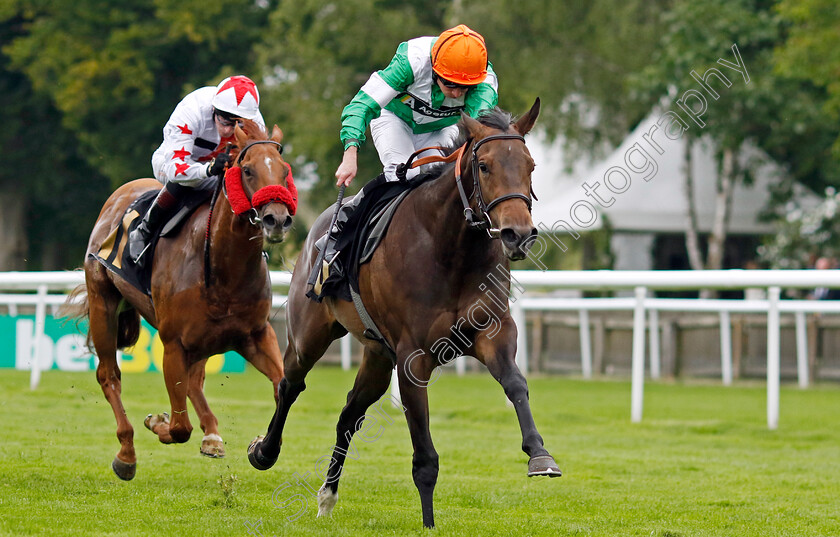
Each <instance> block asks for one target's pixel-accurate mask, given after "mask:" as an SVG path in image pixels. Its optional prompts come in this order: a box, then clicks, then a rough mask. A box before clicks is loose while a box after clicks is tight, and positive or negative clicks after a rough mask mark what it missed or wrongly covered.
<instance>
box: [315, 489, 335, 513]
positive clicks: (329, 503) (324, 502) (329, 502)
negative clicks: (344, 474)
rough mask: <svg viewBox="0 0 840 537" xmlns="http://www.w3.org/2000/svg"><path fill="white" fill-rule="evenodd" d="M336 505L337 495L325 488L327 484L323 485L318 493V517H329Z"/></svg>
mask: <svg viewBox="0 0 840 537" xmlns="http://www.w3.org/2000/svg"><path fill="white" fill-rule="evenodd" d="M336 503H338V493H337V492H333V491H332V490H330V489H329V488H327V484H326V483H324V484H323V485H322V486H321V490H319V491H318V516H330V514H332V510H333V507H335V504H336Z"/></svg>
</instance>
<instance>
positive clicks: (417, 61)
mask: <svg viewBox="0 0 840 537" xmlns="http://www.w3.org/2000/svg"><path fill="white" fill-rule="evenodd" d="M497 102H498V82H497V79H496V74H495V73H494V72H493V68H492V65H491V64H490V62H489V61H488V60H487V49H486V46H485V44H484V39H483V38H482V37H481V35H479V34H478V33H477V32H474V31H473V30H470V29H469V28H467V27H466V26H464V25H459V26H456V27H455V28H451V29H449V30H447V31H445V32H443V33H442V34H441V35H440V36H434V37H418V38H416V39H411V40H409V41H406V42H404V43H401V44H400V45H399V47H398V48H397V52H396V54H395V55H394V58H393V59H392V60H391V63H390V64H389V65H388V66H387V67H386V68H385V69H383V70H381V71H377V72H375V73H373V74H372V75H371V76H370V78H369V79H368V81H367V82H366V83H365V85H364V86H362V88H361V90H359V92H358V93H357V94H356V96H355V97H354V98H353V100H352V101H350V103H349V104H348V105H347V106H346V107H345V108H344V111H343V112H342V115H341V134H340V136H341V142H342V144H343V145H344V150H345V154H344V160H343V161H342V164H341V166H339V169H338V170H337V171H336V178H337V179H338V184H339V185H340V184H342V183H343V184H347V185H349V184H350V182H351V181H352V180H353V177H355V175H356V171H357V170H356V151H357V149H358V148H359V147H360V146H361V145H362V143H363V142H364V140H365V130H366V129H367V127H368V125H370V130H371V136H372V137H373V142H374V145H375V146H376V150H377V151H378V153H379V158H380V160H381V161H382V165H383V167H384V171H385V176H386V178H387V179H388V180H389V181H395V180H397V177H396V174H395V171H396V167H397V165H398V164H401V163H404V162H405V161H406V160H407V159H408V157H409V156H410V155H411V154H412V153H413V152H414V151H416V150H417V149H420V148H423V147H429V146H436V145H446V144H448V143H450V142H452V141H453V140H454V138H455V136H456V135H457V133H458V130H457V127H456V126H455V124H456V123H457V122H458V120H459V119H460V115H461V112H464V113H466V114H468V115H470V116H471V117H475V116H477V115H478V114H479V113H480V112H482V111H483V110H487V109H491V108H493V107H494V106H496V103H497ZM416 173H418V170H417V169H414V170H409V172H408V177H412V176H413V175H414V174H416Z"/></svg>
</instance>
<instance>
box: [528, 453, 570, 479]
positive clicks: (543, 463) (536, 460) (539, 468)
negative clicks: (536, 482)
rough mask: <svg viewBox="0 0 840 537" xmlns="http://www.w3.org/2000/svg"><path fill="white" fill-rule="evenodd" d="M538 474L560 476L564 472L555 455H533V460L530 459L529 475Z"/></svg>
mask: <svg viewBox="0 0 840 537" xmlns="http://www.w3.org/2000/svg"><path fill="white" fill-rule="evenodd" d="M538 475H545V476H548V477H560V476H561V475H563V473H562V472H560V468H558V467H557V463H556V462H554V457H552V456H551V455H540V456H539V457H531V460H529V461H528V477H534V476H538Z"/></svg>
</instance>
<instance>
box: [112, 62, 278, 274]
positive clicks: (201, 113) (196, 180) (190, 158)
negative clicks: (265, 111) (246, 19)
mask: <svg viewBox="0 0 840 537" xmlns="http://www.w3.org/2000/svg"><path fill="white" fill-rule="evenodd" d="M259 107H260V93H259V91H258V90H257V86H256V84H254V82H253V81H252V80H251V79H250V78H248V77H247V76H242V75H236V76H231V77H228V78H226V79H224V80H222V81H221V82H220V83H219V85H218V86H216V87H213V86H208V87H204V88H199V89H197V90H195V91H193V92H192V93H190V94H189V95H187V96H186V97H184V98H183V99H182V100H181V102H180V103H178V106H176V107H175V110H174V111H173V112H172V115H171V116H170V117H169V121H167V122H166V125H165V126H164V127H163V143H162V144H161V145H160V147H158V148H157V151H155V152H154V154H153V155H152V170H153V171H154V174H155V178H156V179H157V180H158V181H160V182H161V183H163V185H164V187H163V188H162V189H161V190H160V193H159V194H158V196H157V198H155V200H154V202H153V203H152V205H151V207H149V210H148V211H147V212H146V214H145V215H144V216H143V219H142V220H141V221H140V223H139V224H138V225H137V227H136V228H135V229H133V230H132V231H131V233H129V235H128V252H129V255H130V257H131V259H132V260H133V261H134V263H136V264H137V265H138V266H141V267H142V266H143V264H144V263H145V261H144V259H143V254H144V253H145V252H146V249H147V248H148V245H149V239H150V238H151V237H152V235H153V233H154V232H155V230H156V229H157V228H158V227H159V226H160V225H161V224H162V223H163V222H164V221H165V220H167V219H168V218H169V216H170V215H171V214H172V213H174V212H175V211H177V209H178V206H179V201H178V197H179V193H180V192H182V190H179V189H183V188H194V189H201V190H203V189H211V188H213V187H214V186H215V185H216V181H217V180H218V179H217V177H218V176H220V175H221V174H222V173H224V170H225V165H226V164H227V161H228V158H229V157H228V155H227V154H226V153H225V152H224V151H225V147H226V146H227V143H228V142H232V141H233V131H234V130H235V129H236V121H237V120H238V119H250V120H253V121H256V122H257V123H259V124H260V126H261V127H262V128H263V129H265V120H263V117H262V114H260V108H259Z"/></svg>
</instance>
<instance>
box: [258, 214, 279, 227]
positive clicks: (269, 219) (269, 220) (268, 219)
mask: <svg viewBox="0 0 840 537" xmlns="http://www.w3.org/2000/svg"><path fill="white" fill-rule="evenodd" d="M262 224H263V226H265V227H267V228H269V229H270V228H273V227H274V226H276V225H277V220H276V219H275V218H274V217H273V216H271V215H270V214H267V215H265V216H263V217H262Z"/></svg>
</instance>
